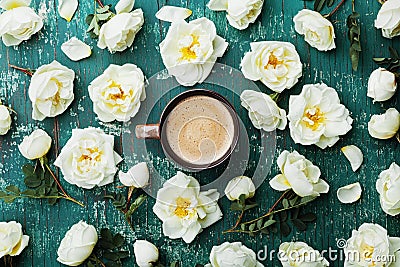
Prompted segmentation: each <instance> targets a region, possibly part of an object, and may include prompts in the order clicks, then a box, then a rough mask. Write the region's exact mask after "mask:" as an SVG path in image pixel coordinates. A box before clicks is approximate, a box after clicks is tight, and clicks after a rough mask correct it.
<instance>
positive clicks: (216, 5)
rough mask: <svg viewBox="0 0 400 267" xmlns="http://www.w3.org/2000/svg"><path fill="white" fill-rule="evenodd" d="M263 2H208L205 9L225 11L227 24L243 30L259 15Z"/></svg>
mask: <svg viewBox="0 0 400 267" xmlns="http://www.w3.org/2000/svg"><path fill="white" fill-rule="evenodd" d="M263 4H264V0H243V1H237V0H210V2H209V3H208V4H207V7H208V8H209V9H211V10H214V11H226V12H227V14H226V18H227V19H228V22H229V24H230V25H231V26H232V27H234V28H236V29H238V30H244V29H246V28H247V27H249V25H250V23H254V22H255V21H256V19H257V17H258V16H259V15H260V14H261V9H262V7H263Z"/></svg>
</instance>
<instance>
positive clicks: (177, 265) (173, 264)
mask: <svg viewBox="0 0 400 267" xmlns="http://www.w3.org/2000/svg"><path fill="white" fill-rule="evenodd" d="M180 266H181V264H180V263H179V261H174V262H172V263H171V265H170V267H180Z"/></svg>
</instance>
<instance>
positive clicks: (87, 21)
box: [85, 14, 94, 25]
mask: <svg viewBox="0 0 400 267" xmlns="http://www.w3.org/2000/svg"><path fill="white" fill-rule="evenodd" d="M93 18H94V14H89V15H87V16H86V18H85V22H86V24H87V25H90V24H91V23H92V20H93Z"/></svg>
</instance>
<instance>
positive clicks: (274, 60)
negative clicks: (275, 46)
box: [264, 53, 283, 69]
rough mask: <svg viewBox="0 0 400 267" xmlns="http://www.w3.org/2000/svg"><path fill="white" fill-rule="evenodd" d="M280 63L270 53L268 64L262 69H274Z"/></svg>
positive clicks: (280, 62)
mask: <svg viewBox="0 0 400 267" xmlns="http://www.w3.org/2000/svg"><path fill="white" fill-rule="evenodd" d="M282 63H283V61H282V60H279V59H278V58H277V57H276V56H275V55H274V54H273V53H271V55H269V59H268V64H267V65H265V66H264V69H268V68H269V66H272V67H273V68H274V69H275V68H276V66H278V65H280V64H282Z"/></svg>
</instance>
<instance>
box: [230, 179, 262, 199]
mask: <svg viewBox="0 0 400 267" xmlns="http://www.w3.org/2000/svg"><path fill="white" fill-rule="evenodd" d="M255 192H256V187H255V186H254V183H253V181H252V180H251V179H250V178H249V177H246V176H239V177H235V178H233V179H232V180H230V181H229V183H228V185H227V186H226V188H225V195H226V197H227V198H228V199H229V200H231V201H234V200H239V197H240V196H241V195H245V196H246V199H247V198H252V197H254V194H255Z"/></svg>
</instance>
